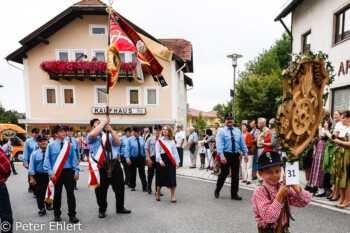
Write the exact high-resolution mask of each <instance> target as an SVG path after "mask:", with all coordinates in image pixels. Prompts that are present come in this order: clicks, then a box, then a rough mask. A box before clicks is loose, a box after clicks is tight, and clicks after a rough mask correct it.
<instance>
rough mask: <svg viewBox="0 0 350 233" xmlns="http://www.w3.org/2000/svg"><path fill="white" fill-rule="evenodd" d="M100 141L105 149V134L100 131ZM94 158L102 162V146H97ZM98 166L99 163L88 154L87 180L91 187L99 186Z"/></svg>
mask: <svg viewBox="0 0 350 233" xmlns="http://www.w3.org/2000/svg"><path fill="white" fill-rule="evenodd" d="M102 142H103V146H104V148H105V149H106V143H107V135H106V134H105V133H103V132H102ZM95 160H96V161H98V162H99V163H100V164H103V161H104V160H105V154H104V153H103V149H102V146H101V145H100V147H99V148H98V150H97V152H96V155H95ZM100 168H101V165H99V164H98V163H96V162H95V161H94V160H93V159H92V155H90V156H89V170H90V175H89V181H88V187H89V188H92V187H95V188H98V187H99V186H100Z"/></svg>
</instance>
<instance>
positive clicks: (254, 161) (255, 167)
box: [253, 152, 258, 172]
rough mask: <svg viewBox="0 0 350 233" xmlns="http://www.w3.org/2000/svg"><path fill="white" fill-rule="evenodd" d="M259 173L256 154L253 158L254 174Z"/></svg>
mask: <svg viewBox="0 0 350 233" xmlns="http://www.w3.org/2000/svg"><path fill="white" fill-rule="evenodd" d="M257 171H258V152H255V154H254V157H253V172H257Z"/></svg>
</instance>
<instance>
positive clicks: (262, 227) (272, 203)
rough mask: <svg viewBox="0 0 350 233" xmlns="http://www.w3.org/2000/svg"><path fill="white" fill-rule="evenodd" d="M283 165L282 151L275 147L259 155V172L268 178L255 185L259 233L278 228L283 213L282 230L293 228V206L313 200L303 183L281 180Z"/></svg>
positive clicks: (255, 208)
mask: <svg viewBox="0 0 350 233" xmlns="http://www.w3.org/2000/svg"><path fill="white" fill-rule="evenodd" d="M282 165H283V162H282V160H281V158H280V155H279V154H278V153H277V152H275V151H265V152H264V153H262V154H261V155H260V157H259V160H258V170H259V176H260V177H262V178H263V179H264V181H263V184H262V185H260V186H258V187H257V188H256V189H255V191H254V194H253V196H252V204H253V212H254V214H255V220H256V221H257V222H258V232H259V233H265V232H266V233H267V232H276V230H277V229H278V224H279V218H280V217H282V226H280V227H281V229H282V231H281V232H285V233H287V232H289V230H288V228H289V220H290V218H291V219H293V218H292V217H291V209H290V206H295V207H305V206H306V205H307V204H309V202H310V201H311V194H310V193H309V192H308V191H305V190H303V189H302V188H301V187H300V186H299V185H296V184H295V185H291V186H289V185H285V184H280V183H279V181H280V178H281V173H282V168H281V167H282ZM284 180H285V177H284ZM284 183H285V182H284ZM283 207H284V208H283ZM282 209H283V212H282V211H281V210H282Z"/></svg>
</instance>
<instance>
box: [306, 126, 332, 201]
mask: <svg viewBox="0 0 350 233" xmlns="http://www.w3.org/2000/svg"><path fill="white" fill-rule="evenodd" d="M330 127H332V122H331V121H327V122H325V123H324V128H322V125H320V127H319V129H318V131H319V139H320V140H319V142H318V143H317V148H316V153H315V156H314V159H313V161H312V167H311V173H310V184H311V185H312V186H313V187H317V192H315V193H314V194H313V196H314V197H325V196H326V190H325V189H324V186H323V180H324V171H323V157H324V154H325V151H326V147H327V139H328V138H327V135H326V130H328V129H329V128H330Z"/></svg>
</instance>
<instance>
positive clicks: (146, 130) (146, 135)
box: [142, 128, 152, 143]
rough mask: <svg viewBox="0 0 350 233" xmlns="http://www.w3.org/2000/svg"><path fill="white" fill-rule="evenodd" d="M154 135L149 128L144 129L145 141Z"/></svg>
mask: <svg viewBox="0 0 350 233" xmlns="http://www.w3.org/2000/svg"><path fill="white" fill-rule="evenodd" d="M151 136H152V134H151V133H150V132H149V128H144V129H143V136H142V137H143V140H145V143H146V142H147V140H148V139H149V138H150V137H151Z"/></svg>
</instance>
